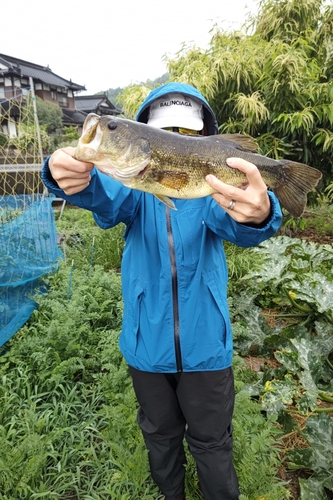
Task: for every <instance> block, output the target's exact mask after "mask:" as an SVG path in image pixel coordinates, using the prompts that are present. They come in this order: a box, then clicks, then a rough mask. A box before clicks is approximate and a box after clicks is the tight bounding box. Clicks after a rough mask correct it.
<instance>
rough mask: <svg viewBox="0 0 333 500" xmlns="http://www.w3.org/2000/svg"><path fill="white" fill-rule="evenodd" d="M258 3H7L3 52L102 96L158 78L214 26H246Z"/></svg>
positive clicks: (0, 40)
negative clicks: (168, 63) (171, 61)
mask: <svg viewBox="0 0 333 500" xmlns="http://www.w3.org/2000/svg"><path fill="white" fill-rule="evenodd" d="M256 12H257V3H256V0H206V1H205V0H203V1H201V2H197V1H196V0H169V1H168V2H159V0H112V1H111V0H109V1H105V0H90V1H89V2H88V1H87V0H80V1H78V0H56V1H55V2H52V1H46V0H28V1H26V0H18V1H16V2H9V1H6V2H3V3H2V5H1V20H2V21H1V29H0V53H2V54H6V55H10V56H13V57H17V58H19V59H24V60H26V61H30V62H33V63H36V64H40V65H42V66H47V65H48V66H49V67H50V68H51V70H52V71H53V72H54V73H56V74H58V75H59V76H61V77H63V78H66V79H67V80H69V79H72V81H73V82H75V83H78V84H79V85H85V87H86V89H87V92H83V93H82V95H83V94H94V93H96V92H98V91H101V90H107V89H108V88H116V87H125V86H127V85H129V84H131V83H140V82H143V81H146V80H147V79H151V80H154V79H155V78H157V77H159V76H162V75H163V73H165V72H166V70H167V68H166V66H165V64H164V62H163V56H164V55H168V56H171V57H173V56H174V55H175V54H176V53H177V52H178V51H179V50H180V49H181V47H182V44H183V43H185V44H187V45H192V44H195V45H196V46H197V47H200V48H203V49H205V48H206V47H207V44H208V42H209V40H210V38H211V35H210V33H209V31H210V30H211V29H212V28H213V26H214V24H217V25H218V26H220V27H222V28H223V29H229V28H230V29H238V28H239V27H240V25H241V24H242V23H243V22H244V21H245V20H246V17H247V15H248V14H249V13H256Z"/></svg>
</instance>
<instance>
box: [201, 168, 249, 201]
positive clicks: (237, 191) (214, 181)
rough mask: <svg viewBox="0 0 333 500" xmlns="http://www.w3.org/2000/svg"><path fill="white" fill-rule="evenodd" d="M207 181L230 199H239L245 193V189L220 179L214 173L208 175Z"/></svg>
mask: <svg viewBox="0 0 333 500" xmlns="http://www.w3.org/2000/svg"><path fill="white" fill-rule="evenodd" d="M206 182H207V183H208V184H209V185H210V186H211V187H212V188H213V189H214V190H215V191H217V192H218V193H219V194H221V195H222V196H223V197H225V198H226V199H229V201H230V199H231V198H235V199H238V198H239V197H240V196H242V194H243V189H241V188H238V187H236V186H231V185H230V184H226V183H225V182H222V181H220V180H219V179H218V178H217V177H215V175H213V174H209V175H207V176H206Z"/></svg>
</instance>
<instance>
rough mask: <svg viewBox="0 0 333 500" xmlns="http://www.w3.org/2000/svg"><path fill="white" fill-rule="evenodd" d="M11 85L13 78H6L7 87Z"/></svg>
mask: <svg viewBox="0 0 333 500" xmlns="http://www.w3.org/2000/svg"><path fill="white" fill-rule="evenodd" d="M11 86H12V79H11V78H5V87H11Z"/></svg>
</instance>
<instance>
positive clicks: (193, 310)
mask: <svg viewBox="0 0 333 500" xmlns="http://www.w3.org/2000/svg"><path fill="white" fill-rule="evenodd" d="M178 85H181V84H178ZM178 91H179V90H178ZM167 92H170V90H168V91H167ZM167 92H165V93H167ZM196 92H197V91H196ZM196 97H197V96H196ZM202 99H203V98H202ZM150 102H151V101H150ZM144 104H145V103H144ZM140 109H145V106H144V105H143V106H142V107H141V108H140ZM212 118H214V115H212ZM212 123H213V122H212ZM212 126H214V125H212ZM42 178H43V181H44V183H45V185H46V186H47V187H48V189H49V190H50V191H52V192H54V193H55V194H56V195H57V196H59V197H62V198H64V199H66V200H68V201H70V202H71V203H73V204H74V205H77V206H79V207H83V208H85V209H88V210H91V211H92V212H93V216H94V218H95V220H96V222H97V224H98V225H99V226H100V227H101V228H103V229H108V228H111V227H113V226H115V225H117V224H118V223H119V222H123V223H125V224H126V231H125V241H126V245H125V249H124V254H123V259H122V267H121V275H122V291H123V298H124V316H123V325H122V332H121V335H120V340H119V343H120V349H121V352H122V353H123V355H124V357H125V359H126V361H127V362H128V363H129V365H131V366H133V367H134V368H136V369H138V370H143V371H148V372H164V373H174V372H177V371H186V372H193V371H209V370H220V369H224V368H227V367H229V366H231V362H232V354H233V345H232V331H231V324H230V318H229V312H228V303H227V282H228V272H227V264H226V259H225V254H224V250H223V244H222V242H223V240H226V241H230V242H232V243H234V244H236V245H239V246H242V247H250V246H255V245H258V244H259V243H261V242H262V241H264V240H266V239H268V238H269V237H271V236H272V235H274V234H275V232H276V231H277V230H278V228H279V227H280V224H281V219H282V215H281V210H280V205H279V202H278V200H277V199H276V197H275V195H274V194H273V193H271V192H269V197H270V200H271V207H272V208H271V217H270V220H269V221H268V223H267V224H266V226H265V227H262V228H253V227H249V226H247V225H243V224H239V223H237V222H235V221H234V220H233V219H232V218H231V217H230V216H229V215H228V214H227V213H226V212H224V211H223V210H222V209H221V208H220V207H219V205H218V204H217V203H216V202H215V201H214V200H213V199H212V198H211V197H210V196H208V197H205V198H200V199H194V200H176V199H173V201H174V203H175V205H176V207H177V211H175V210H170V209H168V208H167V207H166V206H165V205H164V204H163V203H161V202H160V201H159V200H158V199H157V198H155V197H154V196H153V195H151V194H149V193H143V192H140V191H137V190H133V189H129V188H126V187H125V186H123V185H122V184H121V183H119V182H117V181H114V180H113V179H111V178H110V177H108V176H106V175H105V174H101V173H100V172H99V171H98V170H97V169H96V168H95V169H93V171H92V177H91V182H90V184H89V186H88V187H87V188H85V189H84V190H83V191H81V192H80V193H78V194H76V195H72V196H66V195H65V193H64V192H63V191H62V190H60V189H59V188H58V187H57V185H56V183H55V182H54V180H53V179H52V176H51V174H50V171H49V168H48V160H46V162H45V165H44V168H43V171H42Z"/></svg>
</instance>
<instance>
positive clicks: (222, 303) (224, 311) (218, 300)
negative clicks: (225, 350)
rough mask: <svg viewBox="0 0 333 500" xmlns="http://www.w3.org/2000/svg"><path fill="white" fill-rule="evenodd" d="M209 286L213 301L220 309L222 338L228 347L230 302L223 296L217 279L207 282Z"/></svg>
mask: <svg viewBox="0 0 333 500" xmlns="http://www.w3.org/2000/svg"><path fill="white" fill-rule="evenodd" d="M207 286H208V289H209V291H210V293H211V296H212V298H213V302H214V304H215V306H216V309H217V310H218V311H219V313H220V315H221V322H222V325H221V326H222V328H221V337H220V340H221V341H222V343H223V345H224V347H226V346H227V336H228V325H229V323H230V320H229V311H228V303H227V300H226V299H224V298H223V297H222V295H221V293H220V290H219V288H218V286H217V283H216V282H215V281H209V282H208V283H207Z"/></svg>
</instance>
